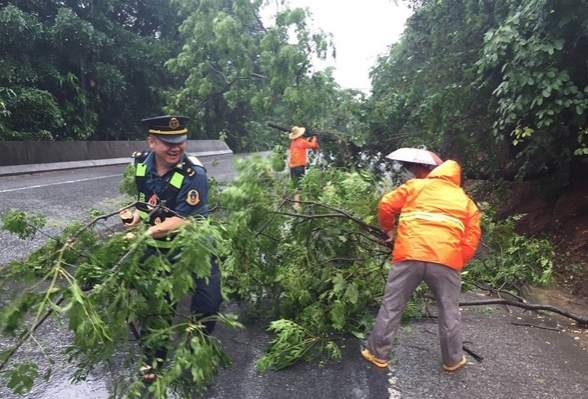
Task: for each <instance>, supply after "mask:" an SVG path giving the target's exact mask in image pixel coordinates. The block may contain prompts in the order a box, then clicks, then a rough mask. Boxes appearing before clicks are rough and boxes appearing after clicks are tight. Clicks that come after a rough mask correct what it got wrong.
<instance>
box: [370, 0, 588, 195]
mask: <svg viewBox="0 0 588 399" xmlns="http://www.w3.org/2000/svg"><path fill="white" fill-rule="evenodd" d="M409 3H411V5H412V6H413V7H414V10H415V13H414V15H413V16H412V17H411V18H409V20H408V22H407V26H406V30H405V32H404V34H403V36H402V38H401V40H400V41H399V42H398V43H396V44H394V45H393V46H391V47H390V52H389V54H387V55H386V56H384V57H381V58H380V59H379V61H378V63H377V65H376V67H375V68H374V70H373V71H372V77H373V85H374V90H373V96H372V97H371V98H370V100H369V101H368V102H367V104H366V105H367V106H368V110H371V111H370V112H368V116H369V122H370V126H371V132H372V134H373V136H372V140H370V141H371V142H372V143H375V144H374V145H373V146H372V148H370V150H371V152H372V153H374V154H378V153H379V154H383V153H386V151H389V150H390V149H393V148H396V147H398V146H401V145H419V146H420V145H422V146H426V147H428V148H430V149H433V150H436V151H439V152H440V153H441V155H442V156H444V157H453V158H456V159H458V160H460V161H461V162H462V163H463V164H464V166H465V168H466V171H467V172H468V173H469V174H470V175H472V176H479V177H489V176H501V177H504V178H508V179H512V178H515V177H519V178H537V177H540V176H546V175H549V176H551V179H552V180H553V181H557V182H558V183H560V184H561V183H563V184H565V183H566V181H567V176H568V172H569V168H570V166H572V165H573V164H574V162H576V161H580V160H582V159H586V152H588V149H586V143H585V139H586V126H585V117H584V114H585V110H586V104H587V103H586V97H585V92H584V89H585V88H586V86H587V84H588V82H586V80H587V76H588V75H587V73H586V62H585V60H586V57H587V54H588V52H587V49H586V45H585V42H586V41H585V40H582V38H583V37H585V35H586V32H585V29H584V28H583V25H582V24H583V21H585V20H586V13H587V12H588V4H586V2H585V1H579V0H576V1H574V0H569V1H563V2H559V1H547V0H525V1H511V0H478V1H460V0H458V1H446V0H431V1H428V0H423V1H409ZM552 172H557V173H555V174H554V173H552Z"/></svg>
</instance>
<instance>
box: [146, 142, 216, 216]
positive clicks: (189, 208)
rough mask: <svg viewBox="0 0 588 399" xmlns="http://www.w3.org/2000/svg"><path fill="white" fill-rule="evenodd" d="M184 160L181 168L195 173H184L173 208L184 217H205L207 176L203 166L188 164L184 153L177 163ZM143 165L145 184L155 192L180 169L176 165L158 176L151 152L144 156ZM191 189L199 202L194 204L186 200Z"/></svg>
mask: <svg viewBox="0 0 588 399" xmlns="http://www.w3.org/2000/svg"><path fill="white" fill-rule="evenodd" d="M184 162H186V164H185V165H184V166H183V169H184V170H186V169H187V168H188V167H189V168H190V169H192V170H193V171H194V172H195V173H194V174H193V175H192V176H188V174H186V173H184V181H183V182H182V186H181V188H180V191H179V192H178V195H177V198H176V205H175V209H173V210H174V211H176V212H177V213H178V214H179V215H181V216H184V217H188V216H196V215H200V216H204V217H207V216H208V178H207V176H206V170H205V169H204V168H203V167H201V166H197V165H194V166H188V165H190V163H189V161H188V160H187V155H186V154H184V157H183V158H182V160H181V161H180V162H179V164H180V165H181V164H182V163H184ZM145 166H146V167H147V170H146V172H145V177H146V185H147V187H148V188H149V189H151V190H153V192H154V193H156V194H157V193H161V192H162V191H164V190H165V189H166V187H167V185H168V182H169V180H170V179H171V178H172V176H173V174H174V173H175V172H176V171H178V170H181V168H178V167H177V166H176V167H174V168H172V169H170V170H169V171H168V172H167V173H166V174H165V175H163V176H159V175H158V174H157V170H156V168H155V155H154V154H153V152H150V153H149V155H148V156H147V158H145ZM192 190H196V192H198V196H199V202H198V203H197V204H196V205H190V204H189V203H188V202H187V200H188V198H189V193H190V192H191V191H192Z"/></svg>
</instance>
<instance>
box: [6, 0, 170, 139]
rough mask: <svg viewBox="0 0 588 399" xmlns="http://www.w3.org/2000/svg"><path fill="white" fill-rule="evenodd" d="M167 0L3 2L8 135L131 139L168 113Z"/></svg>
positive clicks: (168, 15)
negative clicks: (146, 120)
mask: <svg viewBox="0 0 588 399" xmlns="http://www.w3.org/2000/svg"><path fill="white" fill-rule="evenodd" d="M180 21H181V16H179V15H178V14H177V9H176V8H174V7H173V6H172V5H171V4H170V2H169V1H164V0H151V1H119V0H109V1H79V0H75V1H74V0H69V1H30V0H29V1H27V0H22V1H19V0H14V1H2V2H0V38H1V39H2V40H1V42H0V54H2V58H1V59H0V88H3V89H4V90H0V103H1V104H3V106H2V109H3V112H2V114H0V129H1V130H0V139H2V140H22V139H31V140H39V139H56V140H85V139H118V138H121V139H127V138H133V137H142V136H143V135H142V134H141V128H140V126H139V124H138V123H137V121H138V120H140V119H141V118H143V117H147V116H150V115H153V114H157V113H160V112H161V108H162V106H163V101H164V98H163V96H162V94H161V92H162V91H163V90H164V89H165V88H169V87H171V86H173V85H174V82H173V80H172V79H170V78H169V75H168V74H167V72H166V70H165V68H164V66H163V64H164V62H165V61H166V60H167V59H169V58H170V57H171V56H172V55H173V54H174V51H176V50H177V48H178V45H179V37H178V35H177V28H178V26H179V25H180Z"/></svg>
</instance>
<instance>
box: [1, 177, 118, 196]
mask: <svg viewBox="0 0 588 399" xmlns="http://www.w3.org/2000/svg"><path fill="white" fill-rule="evenodd" d="M111 177H121V178H122V174H121V173H119V174H117V175H108V176H99V177H89V178H87V179H78V180H68V181H62V182H59V183H50V184H38V185H36V186H28V187H20V188H10V189H8V190H0V194H2V193H9V192H12V191H21V190H30V189H32V188H41V187H49V186H57V185H59V184H70V183H79V182H82V181H89V180H98V179H108V178H111Z"/></svg>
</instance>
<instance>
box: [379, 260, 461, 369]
mask: <svg viewBox="0 0 588 399" xmlns="http://www.w3.org/2000/svg"><path fill="white" fill-rule="evenodd" d="M422 281H424V282H425V283H426V284H427V285H428V286H429V288H430V289H431V291H433V295H435V299H436V300H437V306H438V309H439V340H440V344H441V355H442V358H443V364H445V365H447V366H453V365H455V364H457V363H459V362H460V361H461V359H462V356H463V350H462V335H461V315H460V313H459V305H458V304H459V293H460V291H461V274H460V272H459V271H457V270H455V269H452V268H450V267H447V266H443V265H440V264H438V263H430V262H420V261H404V262H399V263H395V264H393V265H392V267H391V268H390V274H389V275H388V281H387V282H386V291H385V292H384V297H383V298H382V304H381V306H380V310H379V311H378V317H377V318H376V324H375V326H374V329H373V330H372V333H371V334H370V337H369V339H368V343H367V349H368V350H369V351H370V353H371V354H372V355H374V356H375V357H377V358H379V359H382V360H386V359H388V357H389V356H390V351H391V349H392V339H393V338H394V334H395V333H396V330H398V326H399V325H400V319H401V317H402V312H403V311H404V308H405V307H406V303H407V302H408V300H409V299H410V296H411V295H412V293H413V292H414V290H415V289H416V288H417V286H418V285H419V284H420V283H421V282H422Z"/></svg>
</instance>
